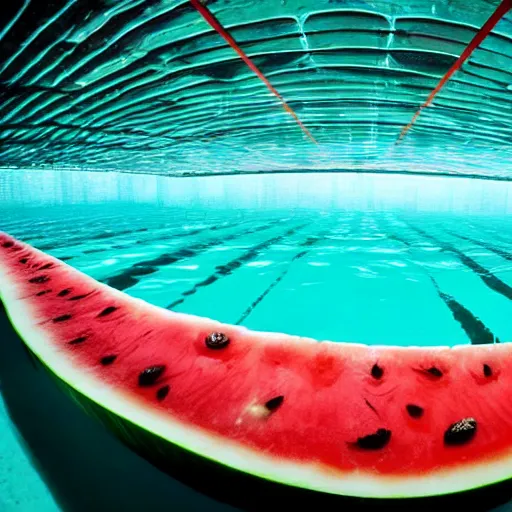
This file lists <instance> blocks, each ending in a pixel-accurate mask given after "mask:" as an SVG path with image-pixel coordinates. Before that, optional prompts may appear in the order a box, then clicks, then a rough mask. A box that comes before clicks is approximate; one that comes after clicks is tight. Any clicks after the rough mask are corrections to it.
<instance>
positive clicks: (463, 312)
mask: <svg viewBox="0 0 512 512" xmlns="http://www.w3.org/2000/svg"><path fill="white" fill-rule="evenodd" d="M411 227H412V226H411ZM413 229H416V228H413ZM393 239H394V240H399V241H401V242H402V243H404V244H406V245H407V246H411V245H412V244H411V243H410V242H408V241H406V240H405V239H403V238H400V237H398V236H395V235H393ZM436 243H437V242H436ZM426 274H427V275H428V277H429V278H430V280H431V281H432V284H433V285H434V288H435V289H436V291H437V294H438V295H439V298H440V299H441V300H442V301H443V302H444V303H445V304H446V306H447V307H448V308H449V309H450V311H451V312H452V315H453V318H454V319H455V321H457V322H458V323H459V325H460V326H461V327H462V329H463V330H464V332H465V333H466V335H467V337H468V338H469V340H470V341H471V344H472V345H484V344H489V343H500V340H499V339H498V338H497V337H496V336H495V335H494V334H493V333H492V331H491V330H490V329H489V328H488V327H487V326H486V325H485V324H484V323H483V322H482V321H481V320H480V319H479V318H478V317H477V316H476V315H474V314H473V313H472V312H471V311H470V310H469V309H467V308H466V307H464V306H463V305H462V304H461V303H460V302H458V301H457V300H455V299H454V298H453V297H452V296H451V295H449V294H448V293H445V292H443V291H442V290H441V289H440V287H439V284H438V283H437V281H436V280H435V279H434V278H433V277H432V275H430V273H429V272H426Z"/></svg>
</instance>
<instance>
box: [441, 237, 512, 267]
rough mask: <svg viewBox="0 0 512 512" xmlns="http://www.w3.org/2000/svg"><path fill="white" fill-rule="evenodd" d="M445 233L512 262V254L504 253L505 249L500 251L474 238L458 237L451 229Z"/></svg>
mask: <svg viewBox="0 0 512 512" xmlns="http://www.w3.org/2000/svg"><path fill="white" fill-rule="evenodd" d="M445 231H446V232H447V233H449V234H450V235H452V236H455V237H457V238H460V239H461V240H466V241H467V242H471V243H472V244H475V245H479V246H480V247H483V248H484V249H487V250H488V251H490V252H493V253H494V254H497V255H498V256H501V257H502V258H503V259H505V260H508V261H512V254H511V253H509V252H507V251H504V250H503V249H500V248H499V247H496V246H495V245H492V244H489V243H487V242H482V241H481V240H475V239H474V238H470V237H469V236H465V235H458V234H457V233H454V232H453V231H451V230H449V229H445Z"/></svg>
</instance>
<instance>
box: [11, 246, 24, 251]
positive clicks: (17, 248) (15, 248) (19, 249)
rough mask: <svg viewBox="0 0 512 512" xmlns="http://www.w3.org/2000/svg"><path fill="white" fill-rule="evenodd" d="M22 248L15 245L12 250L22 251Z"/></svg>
mask: <svg viewBox="0 0 512 512" xmlns="http://www.w3.org/2000/svg"><path fill="white" fill-rule="evenodd" d="M21 249H22V248H21V247H19V246H16V247H13V248H12V250H13V251H21Z"/></svg>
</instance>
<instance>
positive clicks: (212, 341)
mask: <svg viewBox="0 0 512 512" xmlns="http://www.w3.org/2000/svg"><path fill="white" fill-rule="evenodd" d="M204 341H205V343H206V346H207V347H208V348H213V349H218V348H225V347H227V346H228V345H229V338H228V337H227V336H226V335H225V334H224V333H223V332H212V333H211V334H209V335H208V336H206V339H205V340H204Z"/></svg>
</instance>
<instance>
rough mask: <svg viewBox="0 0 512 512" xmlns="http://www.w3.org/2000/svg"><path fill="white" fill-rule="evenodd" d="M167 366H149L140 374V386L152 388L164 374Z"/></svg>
mask: <svg viewBox="0 0 512 512" xmlns="http://www.w3.org/2000/svg"><path fill="white" fill-rule="evenodd" d="M164 370H165V366H164V365H158V366H149V367H148V368H146V369H144V370H143V371H142V372H140V374H139V386H142V387H146V386H152V385H153V384H155V382H156V381H157V380H158V378H159V377H160V375H162V373H164Z"/></svg>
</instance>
